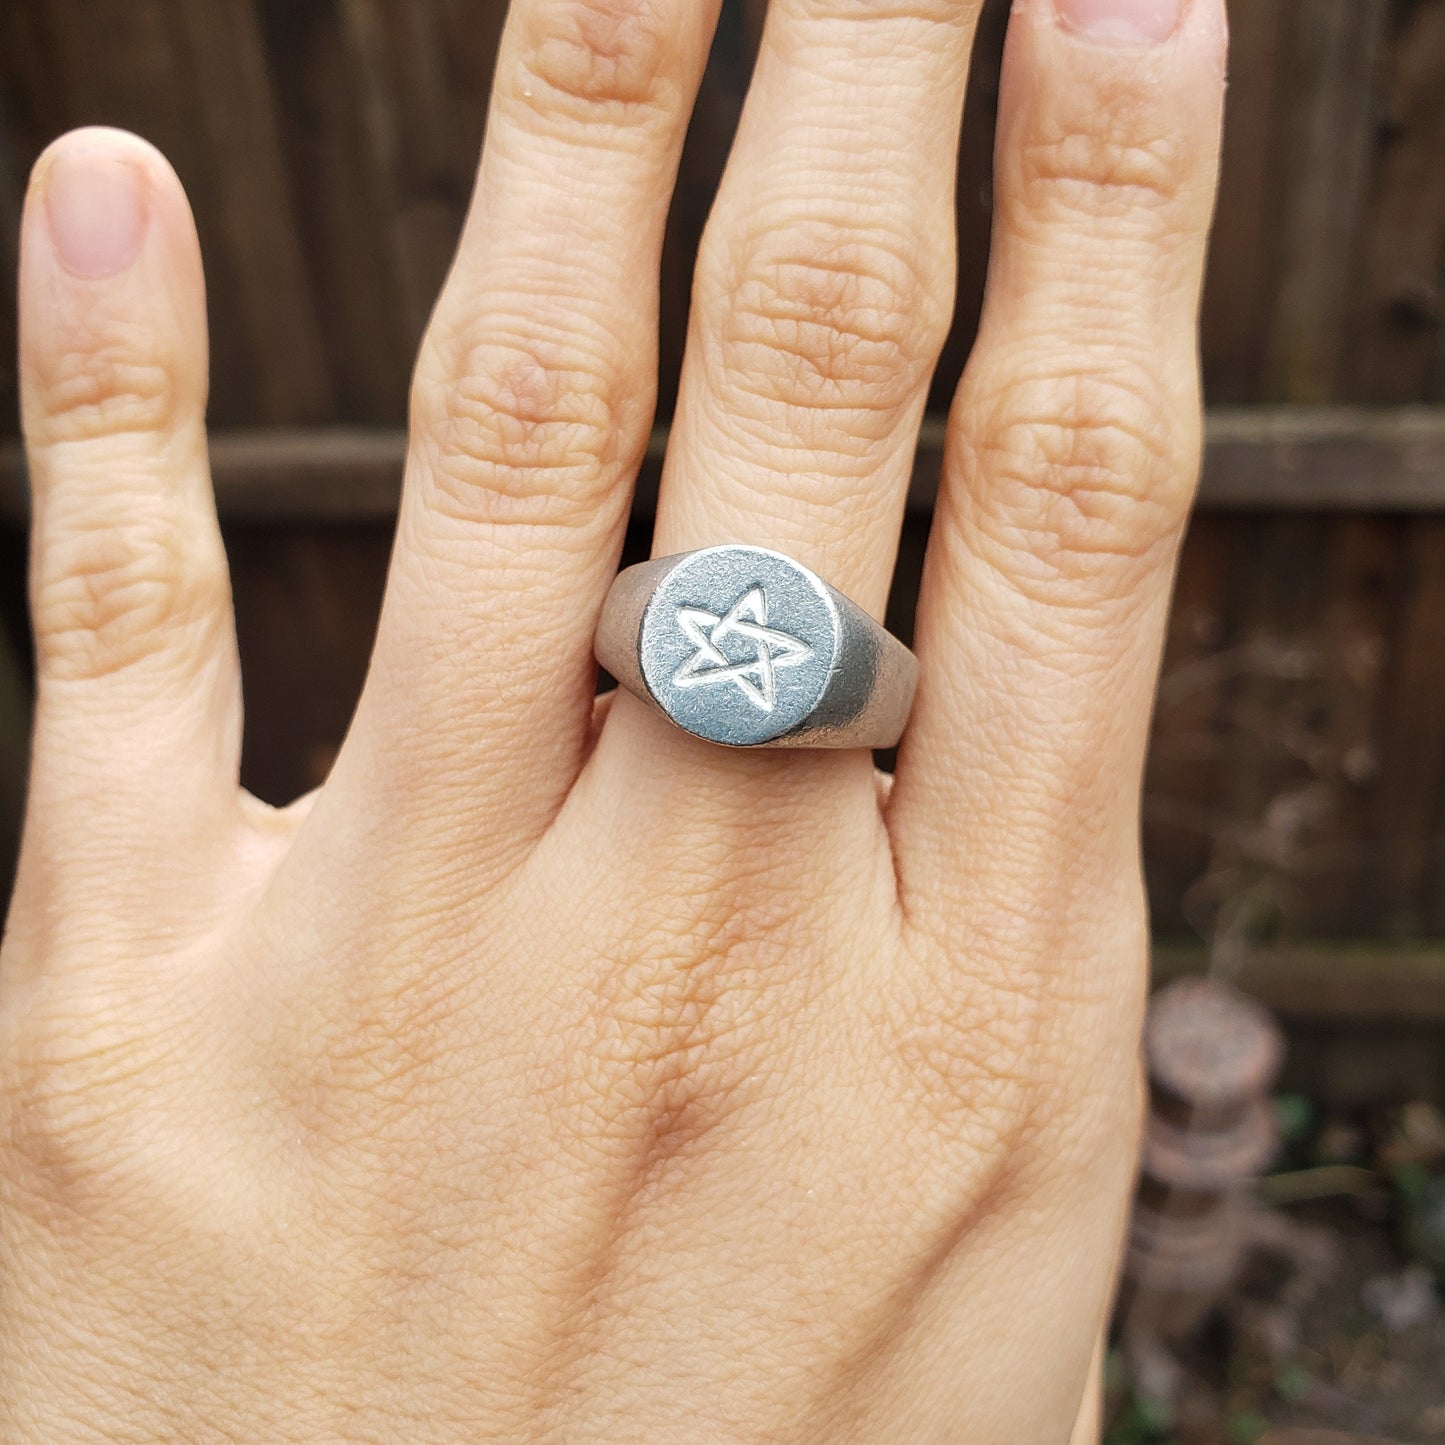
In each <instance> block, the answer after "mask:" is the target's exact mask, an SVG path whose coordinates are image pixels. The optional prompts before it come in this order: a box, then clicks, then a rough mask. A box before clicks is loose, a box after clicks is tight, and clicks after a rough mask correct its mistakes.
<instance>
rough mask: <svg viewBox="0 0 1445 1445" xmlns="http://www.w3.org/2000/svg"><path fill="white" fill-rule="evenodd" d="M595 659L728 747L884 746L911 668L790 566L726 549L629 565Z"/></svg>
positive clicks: (911, 686) (914, 664) (897, 728)
mask: <svg viewBox="0 0 1445 1445" xmlns="http://www.w3.org/2000/svg"><path fill="white" fill-rule="evenodd" d="M595 650H596V653H597V661H598V662H600V663H601V664H602V666H603V667H605V668H606V669H607V670H608V672H610V673H611V674H612V675H613V677H615V678H616V679H617V681H618V682H619V683H620V684H621V685H622V686H623V687H625V688H626V689H627V690H628V691H629V692H632V693H635V694H636V695H637V696H638V697H640V698H642V699H643V701H644V702H647V703H650V704H651V705H652V706H653V707H655V708H656V709H657V710H658V711H659V712H661V713H662V714H663V715H664V716H665V717H667V718H669V719H671V720H672V721H673V722H674V723H676V724H677V725H678V727H680V728H684V729H685V730H686V731H688V732H690V733H693V734H695V735H696V736H697V737H700V738H706V739H707V740H708V741H709V742H715V743H722V744H724V745H726V746H728V747H752V748H889V747H892V746H893V744H894V743H896V742H897V741H898V739H899V737H900V736H901V735H902V732H903V726H904V724H905V723H906V722H907V721H908V711H909V708H910V707H911V706H912V704H913V694H914V690H915V689H916V687H917V685H918V659H917V658H916V657H914V655H913V654H912V653H911V652H910V651H909V650H908V649H907V648H906V647H905V646H904V645H903V644H902V643H901V642H899V641H898V639H897V638H896V637H893V636H892V635H891V634H889V633H888V632H886V631H885V630H884V629H883V628H882V627H880V626H879V625H878V623H876V622H875V621H874V620H873V619H872V618H871V617H870V616H869V615H868V614H867V613H866V612H864V611H863V609H862V608H861V607H859V606H858V605H857V604H856V603H854V602H850V601H849V600H848V598H846V597H844V596H843V594H842V593H841V592H838V591H836V590H835V589H834V588H832V587H830V586H828V584H827V583H826V582H824V581H823V580H822V579H821V578H819V577H817V576H816V575H815V574H814V573H812V572H810V571H809V570H808V568H806V567H804V566H803V564H802V563H801V562H795V561H794V560H793V559H792V558H791V557H786V556H784V555H783V553H781V552H773V551H770V550H769V549H768V548H766V547H746V546H743V545H741V544H738V543H734V544H728V545H726V546H722V547H705V548H703V549H702V550H701V551H697V552H680V553H678V554H676V555H675V556H672V557H658V558H656V559H654V560H653V561H651V562H641V563H639V564H638V565H637V566H635V567H628V568H626V569H625V570H624V571H622V572H620V573H618V575H617V578H616V580H615V581H614V582H613V584H612V588H611V591H609V592H608V594H607V600H606V602H605V603H604V604H603V607H602V617H601V620H600V621H599V622H598V625H597V639H596V644H595Z"/></svg>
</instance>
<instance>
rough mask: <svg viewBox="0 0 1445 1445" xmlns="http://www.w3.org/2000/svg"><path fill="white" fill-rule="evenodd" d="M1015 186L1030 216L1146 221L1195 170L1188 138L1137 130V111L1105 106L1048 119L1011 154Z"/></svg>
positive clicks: (1010, 191) (1006, 192) (1004, 191)
mask: <svg viewBox="0 0 1445 1445" xmlns="http://www.w3.org/2000/svg"><path fill="white" fill-rule="evenodd" d="M1013 157H1014V159H1013V168H1014V174H1013V176H1012V177H1011V178H1010V179H1011V180H1012V182H1013V185H1012V186H1004V187H1002V188H1001V194H1003V195H1010V194H1012V195H1016V196H1017V197H1018V199H1019V200H1020V201H1021V202H1022V204H1023V207H1024V209H1025V210H1026V211H1027V212H1029V213H1030V214H1033V215H1037V216H1040V217H1042V218H1045V219H1055V218H1063V219H1067V218H1071V217H1076V216H1079V215H1087V216H1090V217H1099V216H1103V217H1114V218H1118V219H1124V218H1129V219H1144V218H1148V217H1150V216H1158V215H1160V214H1161V213H1163V212H1166V211H1167V209H1168V208H1169V206H1170V205H1171V203H1172V202H1173V201H1174V200H1175V199H1176V198H1177V197H1178V196H1179V195H1180V194H1181V192H1182V191H1183V190H1184V189H1185V186H1186V183H1187V179H1188V177H1189V175H1190V173H1191V170H1192V167H1193V157H1192V152H1191V150H1190V146H1189V144H1188V143H1187V141H1186V140H1185V139H1184V138H1183V137H1181V136H1179V135H1177V134H1173V133H1170V132H1168V131H1154V132H1148V131H1146V132H1142V133H1141V131H1140V128H1139V119H1138V115H1137V113H1136V112H1135V111H1134V110H1133V109H1131V108H1129V107H1127V106H1126V107H1123V108H1121V109H1119V110H1113V109H1110V108H1108V107H1104V108H1103V109H1102V110H1101V111H1100V113H1099V116H1098V118H1090V120H1089V121H1088V123H1086V124H1080V123H1079V122H1078V119H1077V117H1071V116H1063V115H1059V116H1046V117H1044V118H1042V119H1041V120H1040V121H1039V123H1038V125H1037V127H1036V128H1035V130H1034V131H1033V133H1032V134H1031V135H1029V136H1028V137H1026V138H1025V140H1024V143H1023V144H1022V145H1021V146H1019V147H1018V148H1017V150H1016V151H1014V152H1013Z"/></svg>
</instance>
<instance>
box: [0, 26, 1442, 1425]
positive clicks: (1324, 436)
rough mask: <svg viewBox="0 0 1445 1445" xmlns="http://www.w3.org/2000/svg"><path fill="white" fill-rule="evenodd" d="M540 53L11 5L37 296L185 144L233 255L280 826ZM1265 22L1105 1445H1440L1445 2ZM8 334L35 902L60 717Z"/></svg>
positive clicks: (12, 59)
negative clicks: (55, 205) (1147, 1115)
mask: <svg viewBox="0 0 1445 1445" xmlns="http://www.w3.org/2000/svg"><path fill="white" fill-rule="evenodd" d="M1007 8H1008V7H1007V3H1006V0H990V3H989V4H988V5H987V8H986V11H985V15H984V20H983V24H982V27H981V30H980V34H979V40H978V46H977V56H976V65H975V71H974V76H973V81H972V85H971V91H970V99H969V102H968V114H967V117H966V123H965V132H964V143H963V148H962V156H961V161H960V172H959V178H958V179H959V184H958V220H959V277H958V279H959V303H958V319H957V323H956V325H955V328H954V331H953V335H952V337H951V339H950V341H949V344H948V347H947V350H946V352H945V355H944V358H943V363H942V365H941V367H940V369H939V373H938V377H937V381H936V385H935V388H934V397H933V399H934V407H933V414H932V417H931V419H930V421H929V422H928V423H927V424H926V426H925V431H924V437H923V445H922V448H921V451H920V456H919V464H918V470H917V476H916V479H915V485H914V490H913V496H912V503H911V506H910V512H909V518H908V522H907V524H906V527H905V531H904V537H903V545H902V561H901V566H900V571H899V579H898V584H897V588H896V595H895V597H894V600H893V604H892V613H893V615H892V617H891V618H890V621H891V623H892V625H893V626H894V627H895V629H896V630H898V631H899V632H901V633H903V634H904V635H906V634H907V633H908V631H909V619H910V617H911V613H912V607H913V597H914V592H915V589H916V585H917V573H918V564H919V559H920V556H921V550H922V546H923V542H924V538H925V535H926V528H927V522H928V514H929V509H930V504H931V496H932V491H933V487H934V482H935V477H936V470H937V461H938V448H939V441H940V436H941V417H942V414H943V411H944V408H945V407H946V405H947V401H948V398H949V395H950V393H951V391H952V389H953V386H954V384H955V382H956V380H957V377H958V373H959V370H960V368H961V366H962V364H963V361H964V359H965V357H966V356H967V353H968V349H969V344H970V341H971V338H972V334H973V330H974V325H975V322H976V318H977V314H978V308H979V300H980V296H981V293H982V287H983V281H984V271H985V266H986V262H987V253H988V231H989V222H990V216H989V211H990V149H991V143H992V135H991V132H992V123H993V108H994V100H995V95H996V89H997V75H998V62H999V55H1000V51H1001V47H1002V40H1003V33H1004V27H1005V23H1006V20H1007ZM504 9H505V6H504V4H503V3H502V0H3V3H0V262H3V268H4V270H5V272H6V273H7V274H11V275H13V272H14V265H15V242H16V235H17V229H18V217H19V209H20V204H21V199H22V196H23V192H24V186H25V178H26V173H27V171H28V168H29V166H30V163H31V162H32V161H33V159H34V158H35V156H36V154H37V153H38V152H39V151H40V149H41V148H42V147H43V146H44V144H45V143H46V142H47V141H49V140H50V139H51V138H52V137H53V136H55V135H56V134H58V133H59V132H61V131H63V130H66V129H68V128H69V127H72V126H75V125H80V124H85V123H90V122H103V123H106V124H111V125H120V126H126V127H129V128H131V129H134V130H136V131H138V132H140V133H141V134H142V135H144V136H146V137H148V138H149V139H150V140H152V141H154V142H155V143H156V144H157V145H159V146H160V147H161V148H162V149H163V150H164V151H165V152H166V153H167V154H168V155H169V156H170V158H171V160H172V161H173V162H174V164H175V166H176V168H177V170H178V171H179V172H180V175H181V178H182V180H183V181H184V182H185V184H186V187H187V190H188V191H189V193H190V196H191V200H192V203H193V205H194V207H195V210H196V213H197V220H198V223H199V227H200V233H201V240H202V246H203V249H204V253H205V259H206V267H207V273H208V280H209V294H210V314H211V326H212V355H213V373H212V393H211V420H212V424H213V427H214V429H215V444H214V469H215V477H216V484H217V490H218V495H219V499H220V506H221V515H222V521H223V525H224V527H225V530H226V534H227V542H228V545H229V548H230V555H231V562H232V567H233V570H234V576H235V593H236V607H237V616H238V626H239V631H240V641H241V653H242V661H243V665H244V668H245V675H246V699H247V737H246V754H245V764H244V774H245V781H246V783H247V784H248V786H250V787H251V788H252V789H253V790H254V791H256V792H258V793H259V794H261V795H262V796H263V797H265V798H268V799H271V800H273V801H284V800H286V799H288V798H290V797H291V796H293V795H295V794H296V793H298V792H300V791H302V790H304V789H306V788H308V787H310V786H312V785H313V784H315V783H316V782H317V781H319V780H320V779H321V778H322V777H323V776H324V775H325V772H326V770H327V768H328V766H329V764H330V761H331V758H332V756H333V755H334V752H335V748H336V746H337V743H338V741H339V739H340V737H341V735H342V733H343V731H344V729H345V726H346V722H347V718H348V715H349V712H350V709H351V707H352V705H353V702H354V700H355V698H356V695H357V692H358V689H359V686H360V682H361V678H362V674H363V670H364V667H365V662H366V656H367V650H368V647H369V644H370V639H371V633H372V628H373V625H374V621H375V617H376V613H377V608H378V605H379V600H380V594H381V587H382V582H383V575H384V570H385V564H386V558H387V551H388V546H389V540H390V528H391V521H392V516H393V513H394V509H395V504H396V499H397V494H398V488H399V482H400V467H401V458H402V447H403V440H402V432H401V427H402V424H403V420H404V416H405V408H406V391H407V381H408V372H409V369H410V365H411V359H412V355H413V352H414V350H415V346H416V342H417V339H418V337H419V335H420V332H421V328H422V326H423V325H424V323H425V320H426V316H427V313H428V310H429V308H430V306H431V303H432V300H433V298H434V296H435V293H436V291H437V288H438V285H439V284H440V281H441V279H442V276H443V274H444V271H445V268H446V266H447V263H448V259H449V256H450V253H451V249H452V246H453V243H454V240H455V237H456V234H457V231H458V228H459V226H460V222H461V218H462V214H463V210H464V207H465V205H466V202H467V197H468V193H469V189H470V185H471V178H472V172H473V166H474V163H475V159H476V154H477V149H478V145H479V142H480V139H481V132H482V123H483V116H484V110H485V105H486V97H487V87H488V82H489V76H490V72H491V67H492V63H493V59H494V55H495V49H496V43H497V36H498V32H499V29H500V26H501V22H502V18H503V12H504ZM762 10H763V0H728V3H727V4H726V5H725V8H724V16H723V21H722V25H721V28H720V31H719V35H718V39H717V42H716V45H715V47H714V52H713V57H712V63H711V67H710V70H709V73H708V77H707V81H706V84H705V86H704V88H703V93H702V98H701V100H700V102H699V105H698V108H697V114H696V118H695V121H694V124H693V127H692V133H691V137H690V140H689V143H688V147H687V151H686V156H685V159H684V163H683V169H682V180H681V183H680V185H679V188H678V192H677V198H676V203H675V205H674V208H673V214H672V219H671V229H670V238H669V242H668V246H667V252H666V260H665V266H664V272H663V282H662V284H663V294H662V314H663V335H662V361H663V379H662V395H661V411H660V420H659V433H658V436H657V437H656V438H655V443H656V444H655V445H654V448H653V455H652V458H651V460H650V463H649V469H648V474H647V475H646V476H644V479H643V484H642V487H641V489H640V495H639V500H638V505H637V508H636V512H635V517H634V525H633V529H632V534H631V536H630V538H629V551H630V552H632V553H634V554H637V555H644V554H645V551H646V547H647V535H648V527H649V515H650V496H649V493H650V489H651V488H652V487H653V486H655V470H656V461H657V458H658V456H659V455H660V443H661V440H662V435H663V431H662V429H663V428H665V422H666V417H667V415H668V413H669V411H670V408H671V404H672V397H673V392H674V383H675V377H676V372H677V366H678V362H679V358H680V351H681V344H682V337H683V334H684V326H685V319H686V311H687V304H688V284H689V273H690V268H691V259H692V255H693V252H694V248H695V246H696V242H697V239H698V235H699V232H700V230H701V227H702V225H703V222H704V220H705V218H706V214H707V210H708V206H709V202H710V199H711V196H712V193H713V189H714V187H715V185H716V182H717V178H718V175H719V173H720V170H721V167H722V164H723V160H724V158H725V155H726V151H727V146H728V142H729V138H730V136H731V133H732V129H733V126H734V123H735V121H736V118H737V114H738V110H739V107H740V105H741V103H742V99H743V95H744V92H745V89H746V85H747V78H748V72H749V67H750V63H751V56H752V53H753V49H754V46H755V43H756V38H757V34H758V29H759V26H760V23H761V18H762ZM1230 10H1231V22H1232V29H1233V35H1234V44H1233V60H1232V66H1231V81H1230V90H1229V105H1228V124H1227V132H1226V137H1225V148H1224V181H1223V193H1222V196H1221V199H1220V207H1219V215H1218V222H1217V225H1216V228H1215V235H1214V246H1213V253H1212V260H1211V264H1210V270H1209V281H1208V287H1207V293H1206V298H1205V303H1204V313H1203V357H1204V372H1205V379H1206V392H1207V398H1208V403H1209V416H1208V450H1207V458H1206V463H1205V470H1204V480H1203V485H1202V490H1201V496H1200V503H1199V511H1198V514H1197V516H1196V518H1195V520H1194V523H1193V525H1192V527H1191V530H1190V533H1189V537H1188V540H1187V543H1186V546H1185V549H1184V555H1183V561H1182V566H1181V571H1180V577H1179V584H1178V592H1177V598H1176V603H1175V608H1174V615H1173V621H1172V625H1171V629H1170V635H1169V642H1168V648H1167V653H1166V657H1165V661H1164V669H1163V679H1162V683H1161V690H1160V696H1159V704H1158V711H1157V716H1156V720H1155V726H1154V738H1153V747H1152V753H1151V759H1150V764H1149V772H1148V787H1147V803H1146V809H1145V818H1144V845H1145V857H1146V871H1147V876H1148V882H1149V889H1150V895H1151V899H1152V904H1153V909H1154V927H1155V933H1156V938H1157V945H1156V949H1155V960H1154V966H1155V973H1156V977H1157V979H1158V981H1159V982H1160V984H1161V985H1163V984H1168V983H1170V981H1175V982H1174V983H1173V986H1172V988H1170V989H1169V990H1168V992H1167V993H1166V994H1165V996H1164V999H1163V1002H1162V1003H1161V1005H1160V1007H1159V1008H1158V1009H1156V1015H1155V1018H1154V1020H1153V1023H1152V1024H1151V1035H1150V1043H1149V1049H1150V1063H1151V1071H1152V1077H1153V1080H1154V1086H1155V1092H1154V1099H1155V1116H1154V1118H1153V1120H1152V1122H1151V1132H1150V1139H1149V1145H1148V1148H1147V1149H1146V1158H1145V1163H1144V1187H1143V1190H1142V1192H1141V1197H1140V1206H1139V1216H1138V1218H1137V1219H1136V1224H1135V1234H1134V1245H1133V1247H1132V1248H1131V1252H1130V1259H1129V1273H1128V1279H1127V1281H1126V1286H1125V1290H1124V1294H1123V1298H1122V1300H1121V1307H1120V1323H1119V1344H1118V1348H1117V1350H1116V1352H1115V1355H1114V1357H1113V1361H1112V1366H1111V1387H1110V1417H1111V1425H1110V1430H1111V1436H1110V1438H1111V1439H1112V1440H1113V1441H1116V1442H1120V1445H1123V1442H1126V1441H1145V1440H1160V1441H1162V1440H1171V1439H1178V1440H1180V1441H1186V1440H1187V1441H1196V1440H1197V1441H1214V1440H1219V1441H1226V1440H1228V1441H1258V1440H1265V1441H1269V1442H1273V1445H1284V1442H1287V1441H1296V1442H1304V1441H1319V1442H1323V1441H1339V1442H1344V1441H1348V1440H1356V1441H1387V1440H1397V1441H1414V1440H1431V1439H1439V1440H1445V1324H1442V1320H1441V1307H1440V1298H1439V1292H1438V1284H1437V1283H1436V1279H1435V1276H1436V1273H1437V1272H1438V1271H1441V1270H1445V1115H1442V1113H1441V1107H1442V1105H1445V0H1233V3H1231V5H1230ZM10 292H11V288H10V287H9V286H8V285H7V286H6V288H5V289H4V292H3V295H0V383H3V384H0V868H3V869H4V870H6V873H7V876H8V869H9V867H10V865H11V862H12V861H13V846H14V836H15V828H16V826H17V821H18V813H19V805H20V798H21V793H22V788H23V782H24V774H25V756H26V729H27V709H28V697H29V690H30V682H29V655H28V646H29V645H28V642H27V639H26V625H25V611H24V555H25V514H26V507H27V503H26V484H25V475H24V466H23V462H22V459H21V456H20V453H19V450H18V448H17V446H16V444H15V436H16V431H17V420H16V406H15V387H14V362H13V354H14V306H13V299H12V297H11V294H10ZM1200 977H1203V978H1204V979H1205V980H1206V982H1205V983H1203V984H1199V983H1198V982H1196V981H1194V980H1197V979H1198V978H1200ZM1235 986H1237V988H1238V989H1239V990H1241V991H1242V992H1236V991H1235ZM1251 1000H1252V1001H1253V1002H1251ZM1261 1175H1262V1176H1264V1177H1263V1180H1262V1182H1261V1183H1256V1182H1255V1181H1256V1179H1257V1177H1258V1176H1261ZM1329 1432H1333V1433H1329ZM960 1438H962V1436H961V1437H960Z"/></svg>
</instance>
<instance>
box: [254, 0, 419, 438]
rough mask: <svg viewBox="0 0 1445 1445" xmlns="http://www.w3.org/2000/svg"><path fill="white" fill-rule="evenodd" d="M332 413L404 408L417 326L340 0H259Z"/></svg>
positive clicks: (359, 417)
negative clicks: (396, 257) (392, 240)
mask: <svg viewBox="0 0 1445 1445" xmlns="http://www.w3.org/2000/svg"><path fill="white" fill-rule="evenodd" d="M256 10H257V17H258V21H259V24H260V27H261V34H262V36H263V40H264V44H265V49H266V55H267V57H268V60H269V64H270V69H271V74H272V76H273V80H274V85H275V89H276V95H277V104H278V110H279V113H280V116H281V123H282V140H283V149H284V152H285V162H286V166H287V168H288V170H289V173H290V176H291V186H292V193H293V195H294V196H295V197H296V209H297V223H298V226H299V228H300V231H301V234H302V237H303V242H304V246H305V249H306V255H307V258H308V260H309V263H310V268H311V279H312V285H313V287H314V293H315V298H316V307H317V311H318V314H319V317H320V320H321V324H322V327H323V332H324V336H325V341H326V348H327V355H328V360H329V364H330V370H331V375H332V377H333V379H334V387H335V398H336V401H335V406H336V419H337V420H344V421H364V422H370V423H374V424H394V423H397V422H400V421H402V420H403V419H404V417H405V413H406V388H407V379H408V376H409V374H410V371H411V360H412V337H411V334H410V329H409V327H408V325H407V319H406V307H405V302H404V300H403V297H402V289H401V286H400V283H399V281H398V278H397V276H396V273H395V268H394V265H393V258H392V254H391V248H390V244H389V240H388V234H389V221H390V215H389V211H388V200H387V184H386V178H385V176H384V175H383V174H381V173H380V172H379V170H378V166H377V156H376V153H375V151H374V150H373V148H372V146H371V144H370V143H369V137H368V135H367V131H366V125H365V122H364V120H363V117H362V114H361V107H360V105H359V103H358V90H359V87H358V84H357V79H356V76H355V73H354V66H353V57H352V54H351V52H350V50H349V47H348V45H347V41H346V36H345V32H344V27H343V24H342V19H341V15H340V14H339V11H338V4H337V0H308V3H307V4H305V5H297V4H295V3H294V0H256Z"/></svg>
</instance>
